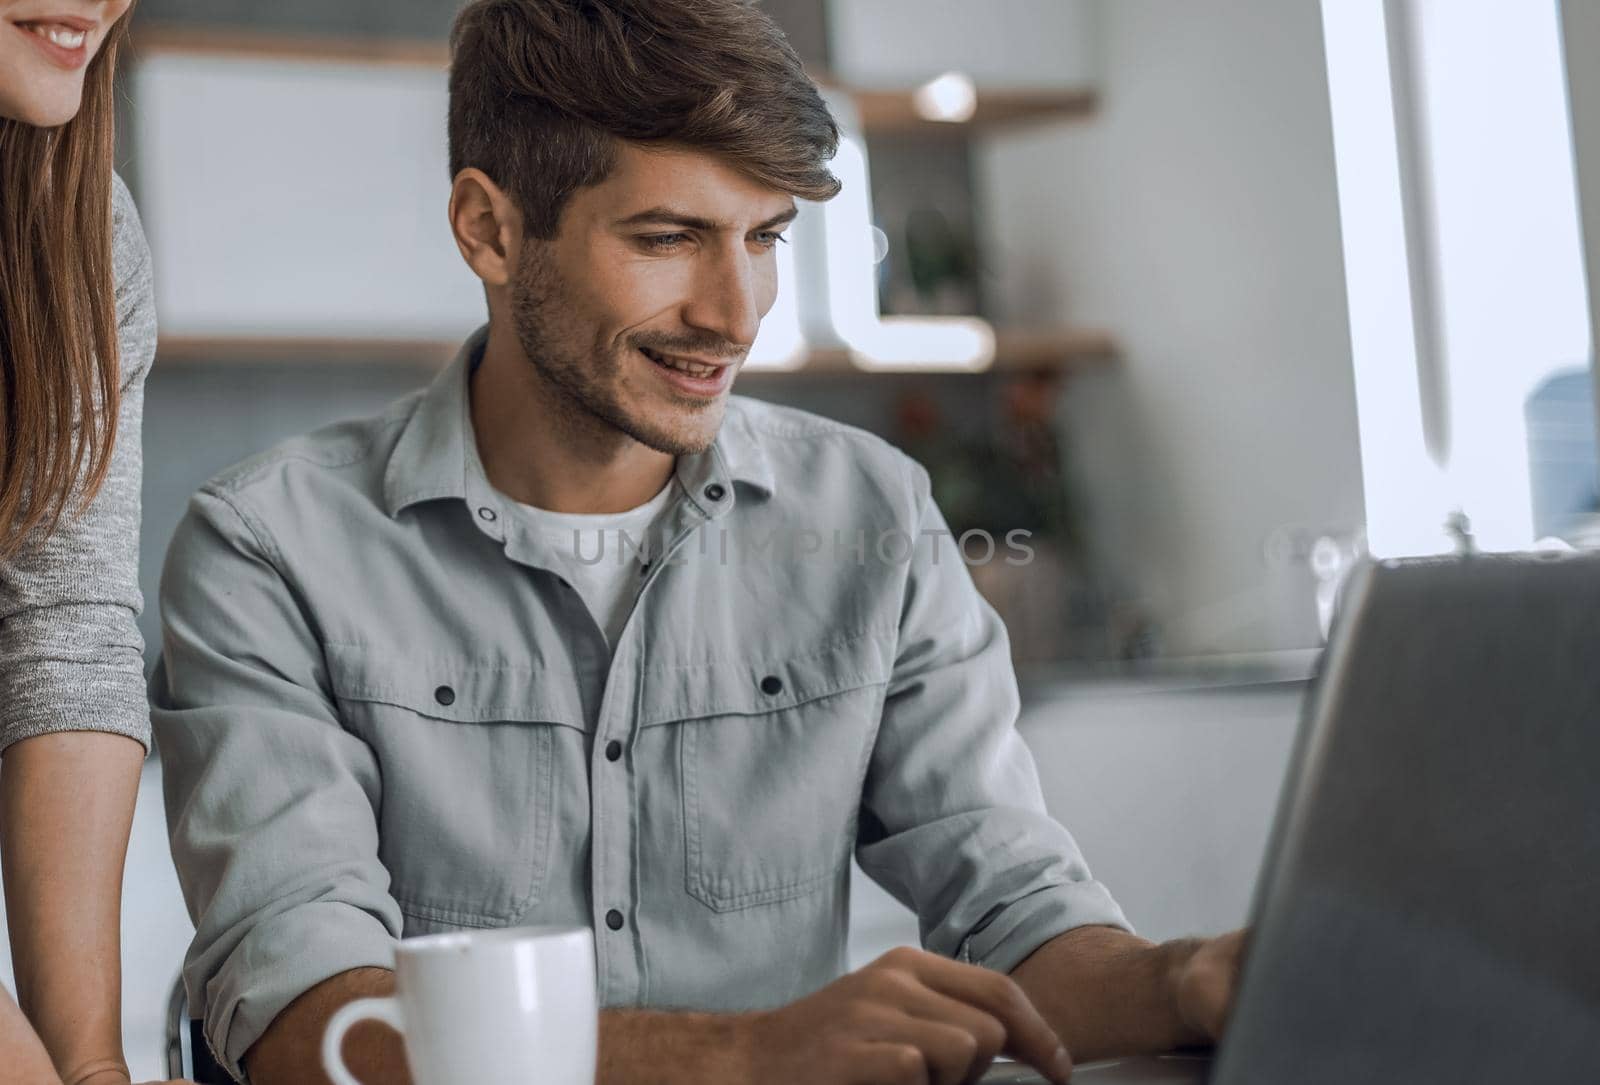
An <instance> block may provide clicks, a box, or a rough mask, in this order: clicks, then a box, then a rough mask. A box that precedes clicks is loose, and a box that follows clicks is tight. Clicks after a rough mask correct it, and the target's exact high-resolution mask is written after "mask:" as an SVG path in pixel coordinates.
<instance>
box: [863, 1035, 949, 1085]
mask: <svg viewBox="0 0 1600 1085" xmlns="http://www.w3.org/2000/svg"><path fill="white" fill-rule="evenodd" d="M851 1062H852V1066H851V1069H852V1070H853V1071H854V1072H853V1074H852V1076H851V1080H852V1081H854V1082H856V1083H857V1085H930V1082H929V1081H928V1063H927V1060H926V1059H925V1058H923V1055H922V1052H921V1051H920V1050H919V1049H917V1048H916V1047H913V1046H912V1045H910V1044H899V1043H870V1044H864V1045H863V1046H862V1047H861V1049H860V1054H859V1055H857V1056H856V1057H855V1058H854V1059H852V1060H851Z"/></svg>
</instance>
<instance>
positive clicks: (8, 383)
mask: <svg viewBox="0 0 1600 1085" xmlns="http://www.w3.org/2000/svg"><path fill="white" fill-rule="evenodd" d="M127 24H128V16H127V14H126V13H124V15H123V17H122V18H120V19H118V20H117V22H116V23H115V24H114V25H113V26H112V28H111V29H110V31H109V32H108V33H107V34H106V40H105V41H104V42H103V43H102V45H101V47H100V51H99V53H98V54H97V55H96V56H95V58H94V60H93V61H92V62H91V63H90V65H89V70H88V71H87V72H86V73H85V76H84V86H83V105H82V108H80V109H79V111H78V115H77V116H76V117H74V118H73V119H72V120H71V121H69V122H67V123H66V124H64V125H62V126H60V127H59V128H37V127H34V126H33V125H30V124H24V123H22V122H21V121H16V120H10V119H0V395H3V397H4V402H5V407H4V414H3V415H0V558H6V557H11V556H13V555H15V554H16V553H17V551H18V550H20V549H21V548H22V546H23V544H24V543H25V542H26V541H27V539H28V537H29V536H30V534H31V533H32V532H33V531H35V530H36V529H38V528H39V527H40V526H41V525H44V526H45V529H46V530H51V531H53V530H54V529H55V527H56V525H57V524H58V523H59V522H60V520H61V517H62V515H63V514H64V513H65V512H66V511H67V508H68V506H69V504H71V502H72V499H73V496H74V494H75V493H76V494H77V496H78V498H79V502H80V506H81V505H86V504H87V503H88V502H89V501H90V500H91V499H92V498H93V497H94V495H95V493H97V492H98V491H99V489H100V486H101V484H102V483H103V482H104V481H105V477H106V472H107V471H108V470H110V467H111V450H112V446H113V445H114V444H115V442H116V439H117V409H118V405H119V401H120V398H121V397H120V389H121V379H120V375H121V363H120V361H119V359H118V356H117V291H116V282H115V277H114V274H113V271H112V256H111V244H112V237H111V185H112V175H111V167H112V157H113V153H114V139H113V133H114V128H115V113H116V103H115V97H114V90H113V88H112V77H113V75H114V73H115V71H116V63H117V53H118V52H119V51H120V50H121V47H122V43H123V41H124V40H125V39H126V37H127Z"/></svg>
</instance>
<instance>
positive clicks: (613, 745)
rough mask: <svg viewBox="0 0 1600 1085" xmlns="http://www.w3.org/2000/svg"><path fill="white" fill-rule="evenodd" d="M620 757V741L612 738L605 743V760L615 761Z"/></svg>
mask: <svg viewBox="0 0 1600 1085" xmlns="http://www.w3.org/2000/svg"><path fill="white" fill-rule="evenodd" d="M621 757H622V743H620V742H618V741H617V740H616V739H612V740H611V741H610V742H608V743H606V760H607V761H617V760H620V759H621Z"/></svg>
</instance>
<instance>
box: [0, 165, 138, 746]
mask: <svg viewBox="0 0 1600 1085" xmlns="http://www.w3.org/2000/svg"><path fill="white" fill-rule="evenodd" d="M113 197H114V198H113V206H112V235H113V250H112V256H113V270H114V273H115V276H116V283H117V298H116V312H117V342H118V353H119V361H120V364H121V384H122V395H121V403H120V406H119V408H118V414H117V439H116V444H115V445H114V446H113V448H112V454H111V463H110V467H109V469H108V472H107V474H106V477H105V481H104V483H103V484H102V486H101V488H100V491H99V493H97V494H96V495H95V497H94V500H92V501H91V502H90V503H89V505H88V506H87V507H86V508H84V509H82V510H81V511H80V510H79V509H78V508H77V502H76V499H74V500H73V501H72V502H69V504H68V506H67V510H66V512H65V513H64V515H63V516H62V518H61V521H60V523H59V524H57V525H56V527H55V530H54V531H49V532H46V531H45V530H44V529H43V528H41V529H39V530H38V531H37V532H36V533H35V534H34V535H33V537H31V538H30V539H29V540H27V542H26V544H25V545H24V547H23V548H22V550H21V552H20V553H19V554H18V555H17V556H15V557H13V558H12V559H10V560H4V559H0V751H4V750H5V748H6V747H8V746H10V745H11V744H12V743H15V742H19V741H21V740H22V739H25V738H32V737H34V736H36V735H43V734H49V733H52V732H58V731H105V732H110V733H113V734H121V735H127V736H128V737H129V738H132V739H136V740H137V741H139V742H140V743H143V744H144V745H145V746H147V747H148V745H149V743H150V717H149V710H148V708H147V707H146V704H145V682H144V638H143V637H141V636H140V635H139V627H138V625H137V619H138V616H139V611H140V609H141V604H142V598H141V596H140V594H139V573H138V565H139V513H140V509H139V486H140V474H141V469H142V458H143V457H142V452H141V448H140V441H141V436H142V434H141V420H142V418H143V414H144V382H145V375H146V373H147V372H148V371H149V368H150V364H151V361H152V360H153V358H154V356H155V346H156V318H155V299H154V293H153V290H154V288H153V284H152V278H151V270H150V249H149V246H148V245H147V244H146V243H145V237H144V231H143V229H142V228H141V226H140V224H139V216H138V212H137V211H136V210H135V209H134V205H133V200H132V198H131V197H130V196H129V195H128V190H127V189H126V188H125V187H124V186H123V184H122V182H121V180H120V179H118V180H117V181H116V183H115V188H114V193H113Z"/></svg>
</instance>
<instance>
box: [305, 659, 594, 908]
mask: <svg viewBox="0 0 1600 1085" xmlns="http://www.w3.org/2000/svg"><path fill="white" fill-rule="evenodd" d="M327 659H328V670H329V676H330V679H331V682H332V686H333V692H334V695H335V697H336V698H337V699H338V703H339V709H340V712H341V715H342V716H343V718H344V721H345V725H346V727H347V728H349V729H350V730H351V731H352V732H353V733H355V734H357V735H358V736H360V737H361V738H362V739H364V740H365V741H366V742H367V743H368V744H369V745H370V746H371V747H372V749H373V751H374V752H375V753H376V755H377V758H378V763H379V769H380V771H381V773H382V779H383V797H382V804H381V807H380V809H379V818H378V830H379V854H380V857H381V858H382V860H383V863H384V865H385V866H386V867H387V868H388V870H389V873H390V877H391V879H392V881H391V886H390V892H391V894H392V895H393V896H394V898H395V900H396V901H397V902H398V903H399V904H400V907H401V910H402V911H403V912H405V913H406V915H407V917H408V919H409V920H419V921H422V923H423V924H424V925H429V926H437V925H444V926H462V927H497V926H505V925H507V924H510V923H514V922H516V921H517V920H518V919H519V918H521V917H522V916H523V915H524V914H526V913H527V911H528V910H529V909H530V908H531V907H533V906H534V905H535V904H536V903H537V902H538V900H539V896H540V893H541V892H542V891H543V889H544V884H545V879H546V877H547V876H548V874H549V868H550V852H551V840H550V836H551V826H552V823H553V822H554V820H555V817H556V803H557V802H558V796H557V794H556V789H555V787H554V780H553V778H552V777H553V772H552V763H553V760H554V756H553V746H554V742H555V735H556V733H557V731H558V729H559V728H561V727H573V728H580V729H581V728H582V727H583V726H584V724H583V715H582V712H581V709H580V708H579V706H578V705H577V704H576V700H575V696H574V695H573V694H572V693H571V692H570V689H571V684H570V682H568V683H561V682H558V681H556V682H552V681H545V680H544V679H543V675H542V672H540V671H539V670H536V669H531V668H520V667H506V666H491V665H484V664H482V663H477V662H473V661H470V660H467V659H462V658H451V657H446V656H427V657H405V656H401V655H396V654H394V653H391V652H386V651H382V650H378V649H373V648H368V647H364V646H363V647H355V646H347V645H329V646H328V647H327Z"/></svg>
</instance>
